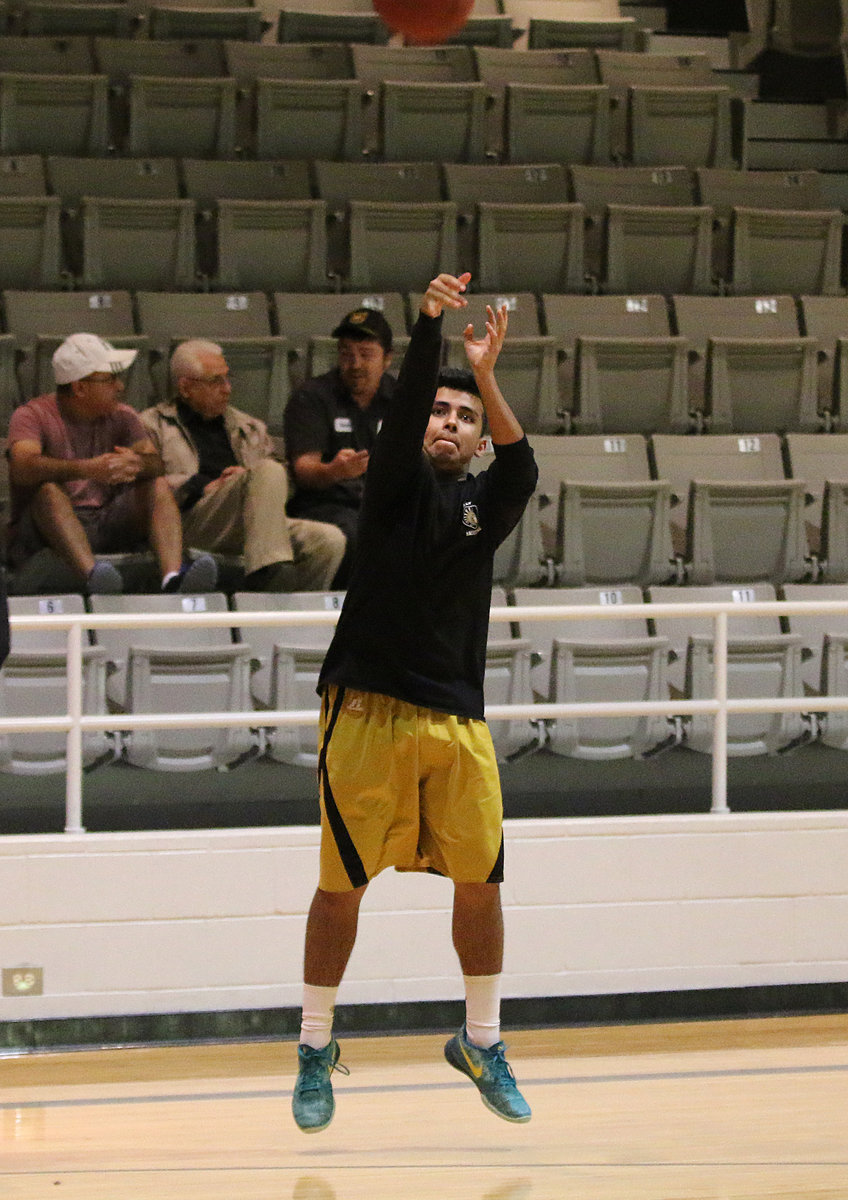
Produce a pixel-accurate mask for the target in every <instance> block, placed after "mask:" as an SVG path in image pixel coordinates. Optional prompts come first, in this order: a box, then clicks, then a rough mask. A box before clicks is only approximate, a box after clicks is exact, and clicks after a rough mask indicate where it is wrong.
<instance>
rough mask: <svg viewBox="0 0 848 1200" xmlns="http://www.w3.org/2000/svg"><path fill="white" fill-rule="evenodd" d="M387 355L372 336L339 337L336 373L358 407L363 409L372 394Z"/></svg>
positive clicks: (381, 373) (389, 358)
mask: <svg viewBox="0 0 848 1200" xmlns="http://www.w3.org/2000/svg"><path fill="white" fill-rule="evenodd" d="M391 357H392V356H391V355H390V354H387V353H386V351H385V350H384V349H383V347H382V345H381V343H380V342H378V341H376V339H374V338H349V337H343V338H339V351H338V364H339V374H340V375H341V377H342V383H343V384H344V385H345V387H346V388H347V390H348V391H349V392H350V394H351V396H352V397H353V399H354V401H355V403H356V404H358V405H359V407H360V408H367V407H368V405H369V404H370V403H371V401H372V400H373V399H374V397H375V396H376V394H377V388H378V387H379V386H380V380H381V379H382V378H383V374H384V372H385V371H386V370H387V369H388V366H389V362H390V361H391Z"/></svg>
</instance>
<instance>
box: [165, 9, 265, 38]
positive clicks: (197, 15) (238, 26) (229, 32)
mask: <svg viewBox="0 0 848 1200" xmlns="http://www.w3.org/2000/svg"><path fill="white" fill-rule="evenodd" d="M147 27H148V33H149V34H150V37H151V39H154V38H162V39H165V38H184V39H189V40H191V39H193V38H219V39H221V40H223V39H224V38H230V39H235V38H240V39H242V40H243V41H246V42H259V41H261V40H262V36H263V34H264V33H265V31H266V30H267V29H270V28H271V22H270V21H267V20H265V17H264V15H263V12H262V9H261V8H254V7H253V5H251V4H239V5H226V4H221V5H218V4H217V3H216V5H215V6H214V7H213V6H206V5H202V6H200V7H198V6H197V5H196V4H187V5H181V4H176V5H175V4H163V3H154V4H151V5H150V8H149V9H148V10H147Z"/></svg>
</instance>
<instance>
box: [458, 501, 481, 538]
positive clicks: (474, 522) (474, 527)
mask: <svg viewBox="0 0 848 1200" xmlns="http://www.w3.org/2000/svg"><path fill="white" fill-rule="evenodd" d="M462 524H463V525H464V526H465V536H466V537H474V535H475V534H476V533H479V532H480V514H479V513H478V512H477V505H476V504H472V503H471V501H470V500H466V501H465V502H464V504H463V505H462Z"/></svg>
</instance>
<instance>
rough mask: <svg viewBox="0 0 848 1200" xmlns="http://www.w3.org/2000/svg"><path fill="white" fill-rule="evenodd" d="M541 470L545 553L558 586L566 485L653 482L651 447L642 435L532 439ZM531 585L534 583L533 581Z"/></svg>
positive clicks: (540, 510) (539, 488)
mask: <svg viewBox="0 0 848 1200" xmlns="http://www.w3.org/2000/svg"><path fill="white" fill-rule="evenodd" d="M533 451H534V453H535V455H536V463H537V465H538V467H539V481H538V483H537V485H536V495H535V499H536V500H537V502H538V525H539V529H540V535H541V541H542V550H541V552H540V555H539V557H541V559H542V560H543V562H545V563H546V564H547V566H548V569H547V574H548V576H549V577H550V580H551V581H553V579H554V578H555V575H556V563H557V559H558V555H559V554H560V536H559V532H560V531H559V495H560V488H561V486H562V484H563V483H564V482H565V480H569V481H571V482H580V481H585V482H588V483H621V482H630V481H632V482H647V481H648V480H649V479H650V478H651V470H650V464H649V462H648V448H647V442H646V440H645V438H644V437H643V436H641V435H640V434H629V435H624V434H618V435H615V436H606V435H603V434H573V435H571V436H568V437H563V436H562V435H558V436H544V435H539V434H537V435H536V436H535V437H534V438H533ZM527 582H533V581H532V580H528V581H527Z"/></svg>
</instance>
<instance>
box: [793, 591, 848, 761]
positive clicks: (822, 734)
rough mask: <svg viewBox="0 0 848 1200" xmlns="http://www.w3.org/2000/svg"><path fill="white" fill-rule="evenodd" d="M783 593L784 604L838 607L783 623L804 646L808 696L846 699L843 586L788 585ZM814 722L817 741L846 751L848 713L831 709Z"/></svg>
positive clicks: (847, 637)
mask: <svg viewBox="0 0 848 1200" xmlns="http://www.w3.org/2000/svg"><path fill="white" fill-rule="evenodd" d="M782 592H783V599H784V600H787V601H796V600H800V601H802V602H807V601H810V600H815V601H822V600H823V601H825V602H826V603H830V604H833V603H834V602H835V603H836V604H838V606H839V607H838V608H837V609H835V610H831V611H830V612H810V611H804V612H797V613H790V615H789V616H788V617H787V618H786V620H787V624H788V626H789V629H790V630H791V632H792V633H793V634H795V635H796V636H799V637H801V638H802V640H803V643H804V649H803V657H802V667H801V673H802V678H803V682H804V688H805V690H806V692H807V694H808V695H810V696H839V697H843V696H846V695H848V670H846V649H848V605H846V601H848V588H846V587H845V585H844V584H826V583H824V584H823V583H811V584H804V583H787V584H786V586H785V587H784V588H783V589H782ZM811 707H814V705H811ZM816 719H817V722H818V727H819V738H820V740H821V741H822V742H823V743H824V744H825V745H826V746H832V747H833V748H834V749H836V750H848V713H846V712H844V711H843V712H840V711H839V710H836V709H834V710H833V711H831V712H818V713H817V714H816Z"/></svg>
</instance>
